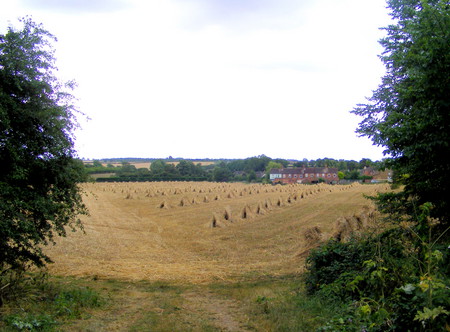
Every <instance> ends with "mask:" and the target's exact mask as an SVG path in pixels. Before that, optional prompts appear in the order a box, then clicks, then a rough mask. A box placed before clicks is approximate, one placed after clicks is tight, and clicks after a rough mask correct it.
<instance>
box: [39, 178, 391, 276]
mask: <svg viewBox="0 0 450 332" xmlns="http://www.w3.org/2000/svg"><path fill="white" fill-rule="evenodd" d="M85 190H86V193H87V196H86V197H85V202H86V204H87V206H88V208H89V210H90V216H89V217H85V218H84V219H83V221H84V225H85V231H86V234H83V233H82V232H76V233H69V234H68V237H67V238H62V239H58V244H57V245H56V246H50V247H49V248H48V249H47V251H48V253H49V255H50V257H51V258H52V259H53V260H54V261H55V264H51V265H50V271H51V272H52V273H54V274H60V275H70V276H96V277H99V278H118V279H128V280H142V279H145V280H167V281H183V282H191V283H204V282H210V281H214V280H236V279H239V278H241V277H246V276H249V275H266V274H270V275H285V274H292V273H298V272H300V271H302V269H303V263H304V259H305V256H306V253H307V251H308V249H310V248H311V247H314V246H316V245H317V244H318V243H319V241H321V240H324V239H326V238H329V237H331V236H332V235H333V234H336V233H337V232H341V233H343V232H346V231H347V232H348V230H349V229H351V228H353V229H356V228H361V227H364V226H366V224H367V223H369V222H370V219H371V215H372V214H373V211H372V208H371V206H370V204H371V203H370V202H369V201H368V200H367V199H365V198H364V197H363V194H375V193H376V192H380V191H386V190H388V186H387V185H381V184H377V185H360V184H353V185H348V186H339V185H336V186H330V185H289V186H280V185H278V186H272V185H261V184H257V185H253V184H241V183H234V184H229V183H206V182H205V183H194V182H156V183H155V182H153V183H95V184H86V185H85ZM352 216H353V217H352ZM344 235H345V234H344Z"/></svg>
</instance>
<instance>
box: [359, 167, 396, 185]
mask: <svg viewBox="0 0 450 332" xmlns="http://www.w3.org/2000/svg"><path fill="white" fill-rule="evenodd" d="M361 175H363V176H368V177H370V179H367V180H365V182H371V183H379V182H392V170H390V169H386V170H383V171H380V170H377V169H375V168H373V167H367V166H366V167H364V169H363V170H362V171H361Z"/></svg>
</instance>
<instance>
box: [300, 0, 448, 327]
mask: <svg viewBox="0 0 450 332" xmlns="http://www.w3.org/2000/svg"><path fill="white" fill-rule="evenodd" d="M388 6H389V8H390V9H391V15H392V17H393V18H394V20H396V24H393V25H390V26H389V27H387V28H386V31H387V33H388V35H387V37H386V38H384V39H383V40H382V41H381V44H382V45H383V46H384V48H385V52H384V53H383V56H382V60H383V61H384V63H385V65H386V69H387V74H386V76H385V77H384V78H383V81H382V84H381V85H380V87H379V88H378V90H376V91H375V92H374V94H373V96H372V97H371V98H370V99H369V102H370V103H369V104H365V105H359V106H358V107H357V108H356V109H355V110H354V111H353V112H354V113H355V114H357V115H360V116H363V117H364V120H363V121H362V122H361V123H360V126H359V128H358V132H359V133H360V134H361V135H364V136H368V137H370V138H372V140H373V142H374V143H375V144H378V145H381V146H384V147H385V153H386V154H387V155H389V156H390V157H391V158H390V159H388V160H386V165H388V166H389V167H391V168H392V169H393V170H394V171H395V172H396V177H395V181H396V184H397V185H403V190H401V191H399V192H397V193H387V194H379V195H378V196H377V197H372V199H373V200H374V201H375V203H376V204H377V206H378V209H379V210H380V211H381V212H383V213H384V216H385V217H384V219H383V221H384V227H383V226H379V227H378V228H377V231H376V232H374V233H372V234H363V235H359V236H357V235H355V236H354V237H353V238H352V239H350V240H349V241H347V242H344V243H342V242H340V241H336V240H332V241H329V242H328V243H326V244H324V245H322V246H321V247H320V248H318V249H316V250H313V251H312V253H311V254H310V256H309V257H308V259H307V262H308V273H307V274H306V279H305V280H306V284H307V289H308V291H309V293H310V294H314V295H313V296H325V297H327V298H332V299H334V300H337V301H340V302H341V303H342V305H343V306H344V307H345V308H346V311H345V312H344V313H339V314H338V315H336V316H335V318H333V319H332V320H330V321H328V322H327V323H326V324H325V325H324V326H323V327H321V328H320V329H319V330H320V331H445V330H447V331H448V330H449V329H450V274H449V272H450V270H449V267H450V255H449V245H448V240H449V233H450V232H449V230H450V226H449V222H450V219H449V217H450V213H449V212H450V209H449V205H448V204H449V203H448V197H449V196H450V195H449V194H450V181H449V178H448V174H449V173H448V172H449V170H450V163H449V160H448V158H447V157H446V153H447V152H448V147H449V146H450V136H449V132H450V127H449V126H450V122H449V121H448V116H449V114H450V112H449V105H450V95H449V93H448V92H449V90H450V89H449V88H450V79H449V75H448V73H449V72H450V7H449V4H448V1H441V0H433V1H431V0H429V1H418V0H412V1H405V0H389V1H388Z"/></svg>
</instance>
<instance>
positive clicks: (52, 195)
mask: <svg viewBox="0 0 450 332" xmlns="http://www.w3.org/2000/svg"><path fill="white" fill-rule="evenodd" d="M21 23H22V24H23V28H22V29H21V30H16V29H15V28H13V27H11V26H10V27H9V28H8V29H7V33H6V34H1V35H0V165H1V166H0V167H1V170H0V270H1V271H4V270H6V269H9V268H17V267H26V266H28V265H29V264H34V265H37V266H42V265H44V264H45V263H46V262H49V261H50V260H49V258H48V257H47V256H46V255H45V254H44V252H43V249H42V248H43V245H46V244H47V243H48V242H53V239H54V236H55V235H61V236H64V235H66V226H67V227H69V228H70V229H72V230H75V229H76V228H78V227H82V225H81V222H80V220H79V219H78V217H77V216H78V215H79V214H83V213H86V212H87V210H86V207H85V206H84V205H83V202H82V196H81V195H82V191H81V189H80V187H79V182H80V181H81V180H84V172H83V165H82V163H81V162H80V161H77V160H75V159H74V155H75V150H74V146H73V139H74V137H73V129H74V127H75V126H76V121H75V118H74V114H75V111H76V109H75V107H74V104H73V96H72V95H71V94H70V91H71V89H73V87H74V83H73V82H69V83H65V84H63V83H62V82H60V81H59V80H58V79H57V78H56V77H55V76H54V71H55V70H56V66H55V58H54V50H53V47H52V42H54V41H56V38H55V37H54V36H53V35H52V34H50V33H49V32H48V31H47V30H45V29H44V28H43V26H42V25H40V24H36V23H34V22H33V21H32V20H31V19H30V18H24V19H22V20H21Z"/></svg>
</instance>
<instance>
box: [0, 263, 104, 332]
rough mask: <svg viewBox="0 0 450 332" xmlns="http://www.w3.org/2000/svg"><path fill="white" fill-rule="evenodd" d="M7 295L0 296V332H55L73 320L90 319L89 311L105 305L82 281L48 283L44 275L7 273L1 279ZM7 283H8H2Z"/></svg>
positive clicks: (101, 298)
mask: <svg viewBox="0 0 450 332" xmlns="http://www.w3.org/2000/svg"><path fill="white" fill-rule="evenodd" d="M1 281H2V284H5V285H8V291H7V292H4V291H3V290H2V292H1V294H0V295H1V297H0V298H1V299H2V300H3V301H5V304H4V305H3V306H2V307H0V329H1V330H2V331H57V330H61V327H62V326H63V325H65V324H70V322H71V321H74V320H84V319H88V318H89V317H90V311H91V310H93V309H95V308H101V307H102V306H104V305H105V304H106V300H105V298H103V297H102V296H100V295H99V292H97V291H95V290H94V289H92V288H91V287H89V286H87V285H86V283H85V282H83V281H77V280H71V279H65V280H64V279H55V278H53V279H51V280H49V279H48V275H47V274H46V273H20V274H17V271H16V272H8V273H4V274H3V275H2V276H1ZM6 281H8V283H5V282H6Z"/></svg>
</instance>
